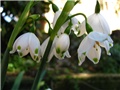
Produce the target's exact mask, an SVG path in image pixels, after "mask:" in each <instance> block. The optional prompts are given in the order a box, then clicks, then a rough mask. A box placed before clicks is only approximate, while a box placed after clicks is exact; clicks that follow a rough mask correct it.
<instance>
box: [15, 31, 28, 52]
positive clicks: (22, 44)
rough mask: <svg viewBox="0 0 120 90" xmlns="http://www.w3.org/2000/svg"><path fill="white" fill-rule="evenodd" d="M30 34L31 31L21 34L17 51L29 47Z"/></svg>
mask: <svg viewBox="0 0 120 90" xmlns="http://www.w3.org/2000/svg"><path fill="white" fill-rule="evenodd" d="M29 34H30V33H25V34H23V35H21V37H20V39H19V40H18V42H17V43H16V49H17V52H21V51H23V50H25V49H26V48H28V40H29Z"/></svg>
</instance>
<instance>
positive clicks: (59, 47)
mask: <svg viewBox="0 0 120 90" xmlns="http://www.w3.org/2000/svg"><path fill="white" fill-rule="evenodd" d="M49 39H50V37H48V38H47V39H46V40H45V41H44V42H43V43H42V45H41V55H42V57H43V55H44V53H45V49H46V47H47V45H48V41H49ZM69 45H70V39H69V36H68V35H67V34H61V35H60V36H56V37H55V38H54V40H53V43H52V46H51V49H50V52H49V55H48V62H49V61H50V60H51V59H52V57H53V56H55V57H56V58H58V59H64V57H65V56H66V57H68V58H70V57H71V56H70V54H69V52H68V48H69Z"/></svg>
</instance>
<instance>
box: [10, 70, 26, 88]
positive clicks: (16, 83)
mask: <svg viewBox="0 0 120 90" xmlns="http://www.w3.org/2000/svg"><path fill="white" fill-rule="evenodd" d="M24 73H25V71H21V72H20V73H19V74H18V76H17V78H16V79H15V82H14V84H13V87H12V89H11V90H19V86H20V84H21V81H22V77H23V75H24Z"/></svg>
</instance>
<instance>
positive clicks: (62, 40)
mask: <svg viewBox="0 0 120 90" xmlns="http://www.w3.org/2000/svg"><path fill="white" fill-rule="evenodd" d="M69 46H70V39H69V36H68V35H67V34H62V35H60V37H59V38H58V40H57V41H56V44H55V53H54V54H55V56H56V57H57V58H58V59H63V58H64V57H65V56H67V57H70V54H69V52H68V48H69Z"/></svg>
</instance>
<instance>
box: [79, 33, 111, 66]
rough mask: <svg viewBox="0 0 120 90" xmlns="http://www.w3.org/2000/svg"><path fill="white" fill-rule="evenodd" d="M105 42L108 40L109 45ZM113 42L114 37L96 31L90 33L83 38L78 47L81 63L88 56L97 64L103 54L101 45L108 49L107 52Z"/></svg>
mask: <svg viewBox="0 0 120 90" xmlns="http://www.w3.org/2000/svg"><path fill="white" fill-rule="evenodd" d="M104 42H107V43H108V45H106V44H105V43H104ZM101 43H102V44H101ZM112 44H113V41H112V39H111V38H110V36H108V35H106V34H103V33H100V32H96V31H93V32H91V33H89V34H88V35H87V36H86V37H85V38H84V39H83V40H82V42H81V44H80V45H79V48H78V59H79V65H81V64H82V63H83V62H84V60H85V57H86V56H87V57H88V59H90V60H91V61H92V62H93V63H94V64H97V63H98V62H99V59H100V56H101V48H100V46H102V47H104V48H105V49H106V50H107V52H109V50H110V48H111V45H112Z"/></svg>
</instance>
